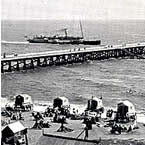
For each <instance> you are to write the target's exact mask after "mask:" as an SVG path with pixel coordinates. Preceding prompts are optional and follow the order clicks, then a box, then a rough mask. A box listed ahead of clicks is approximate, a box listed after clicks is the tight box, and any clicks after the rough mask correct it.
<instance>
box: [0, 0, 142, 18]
mask: <svg viewBox="0 0 145 145" xmlns="http://www.w3.org/2000/svg"><path fill="white" fill-rule="evenodd" d="M1 19H2V20H3V19H12V20H14V19H16V20H29V19H68V20H69V19H73V20H74V19H87V20H97V19H103V20H104V19H105V20H106V19H107V20H108V19H145V0H1Z"/></svg>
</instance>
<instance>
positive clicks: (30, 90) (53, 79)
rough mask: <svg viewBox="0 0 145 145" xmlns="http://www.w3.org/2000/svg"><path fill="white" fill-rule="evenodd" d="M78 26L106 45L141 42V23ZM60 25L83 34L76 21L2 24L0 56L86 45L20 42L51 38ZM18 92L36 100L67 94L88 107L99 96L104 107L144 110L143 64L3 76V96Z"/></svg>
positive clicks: (144, 37) (144, 24)
mask: <svg viewBox="0 0 145 145" xmlns="http://www.w3.org/2000/svg"><path fill="white" fill-rule="evenodd" d="M82 24H83V30H84V34H85V37H86V38H87V39H91V38H95V39H101V40H102V44H104V45H106V44H124V43H135V42H145V31H144V28H145V20H140V21H133V20H132V21H82ZM64 27H65V28H66V27H67V28H68V30H69V35H74V36H80V35H81V33H80V29H79V22H77V21H2V31H1V38H2V44H1V46H2V47H1V48H2V50H1V52H2V53H4V52H5V53H6V54H14V53H18V54H19V53H29V52H41V51H49V50H60V49H70V48H77V47H84V46H83V45H54V44H29V43H28V42H26V40H25V38H24V36H26V35H27V36H32V35H35V34H45V35H53V34H56V33H58V31H56V30H59V29H62V28H64ZM88 47H90V46H88ZM19 93H25V94H29V95H30V96H32V99H33V100H34V101H42V100H43V101H52V100H53V98H55V97H56V96H66V97H68V99H69V100H70V102H71V103H73V104H74V103H76V104H86V103H87V100H88V99H89V98H91V97H92V96H96V97H101V96H102V97H103V103H104V105H105V106H108V107H111V106H112V107H115V106H116V104H117V103H118V102H119V101H120V100H126V99H127V100H130V101H131V102H132V103H133V104H134V105H135V107H136V108H137V110H143V111H145V60H141V59H140V60H139V59H109V60H103V61H92V62H88V63H83V64H81V63H80V64H72V65H65V66H52V67H45V68H36V69H35V70H27V71H23V72H14V73H7V74H1V95H2V97H4V98H9V97H10V96H13V95H16V94H19Z"/></svg>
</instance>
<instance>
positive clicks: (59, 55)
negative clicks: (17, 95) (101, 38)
mask: <svg viewBox="0 0 145 145" xmlns="http://www.w3.org/2000/svg"><path fill="white" fill-rule="evenodd" d="M144 55H145V43H137V44H136V43H134V44H125V45H113V46H112V45H110V46H96V47H90V48H74V49H68V50H59V51H45V52H39V53H28V54H18V55H17V56H16V55H15V56H14V55H7V56H6V57H2V58H1V72H2V73H4V72H12V71H20V70H26V69H34V68H35V67H40V66H42V67H45V66H52V65H65V64H72V63H78V62H84V61H88V60H103V59H109V58H124V57H128V56H131V57H132V58H134V57H136V58H142V59H143V58H144Z"/></svg>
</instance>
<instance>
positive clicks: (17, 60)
mask: <svg viewBox="0 0 145 145" xmlns="http://www.w3.org/2000/svg"><path fill="white" fill-rule="evenodd" d="M19 70H20V68H19V60H17V71H19Z"/></svg>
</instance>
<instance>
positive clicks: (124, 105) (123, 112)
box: [117, 100, 136, 119]
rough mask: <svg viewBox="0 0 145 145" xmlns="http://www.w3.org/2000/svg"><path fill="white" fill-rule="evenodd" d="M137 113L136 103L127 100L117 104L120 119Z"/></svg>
mask: <svg viewBox="0 0 145 145" xmlns="http://www.w3.org/2000/svg"><path fill="white" fill-rule="evenodd" d="M135 114H136V112H135V107H134V105H133V104H132V103H131V102H130V101H128V100H126V101H122V102H119V103H118V104H117V117H118V118H120V119H125V118H129V117H131V116H134V115H135Z"/></svg>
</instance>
